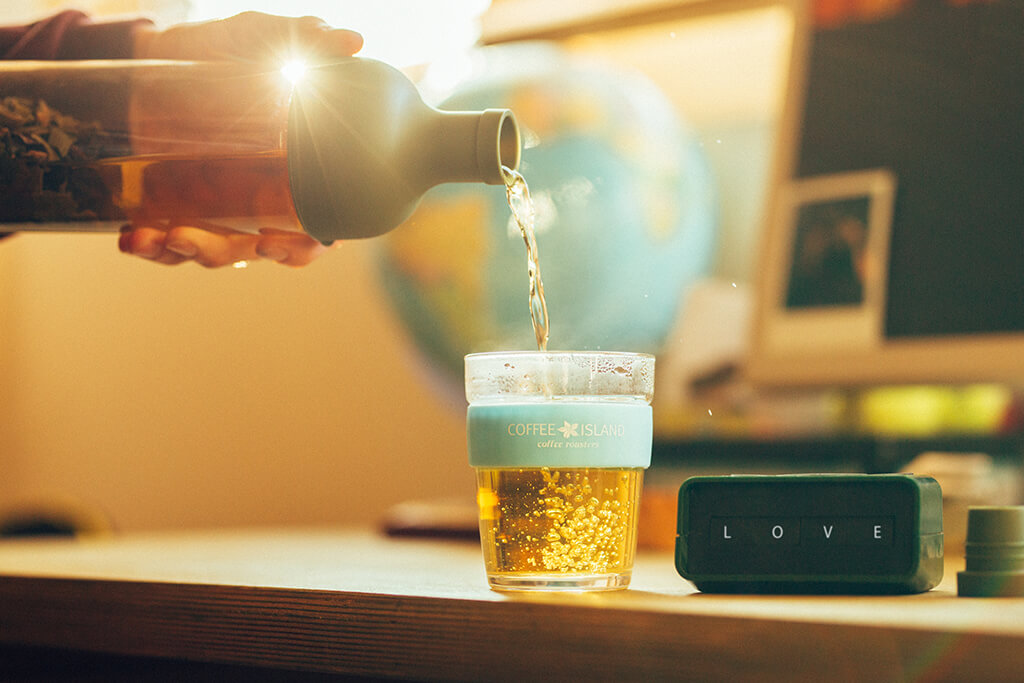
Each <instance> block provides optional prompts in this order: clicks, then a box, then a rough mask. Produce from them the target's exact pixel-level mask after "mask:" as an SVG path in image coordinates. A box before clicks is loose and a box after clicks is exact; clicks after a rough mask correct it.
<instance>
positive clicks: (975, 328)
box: [750, 0, 1024, 385]
mask: <svg viewBox="0 0 1024 683" xmlns="http://www.w3.org/2000/svg"><path fill="white" fill-rule="evenodd" d="M804 45H805V49H804V52H803V53H802V54H801V55H800V58H798V59H796V60H794V69H795V71H794V75H793V78H792V80H791V83H792V84H793V87H792V88H791V92H790V97H789V100H788V103H787V108H786V114H785V117H784V124H783V126H784V127H783V136H782V140H783V146H782V149H781V152H780V155H779V169H778V174H777V183H776V185H775V192H774V195H773V201H772V207H771V209H770V211H769V212H768V215H767V226H766V230H765V239H764V243H763V249H762V252H761V257H762V264H761V265H762V270H761V275H760V280H759V288H758V302H757V310H758V312H757V321H756V324H755V333H754V339H753V344H752V347H753V348H752V357H751V363H750V371H751V376H752V377H753V378H754V379H755V380H757V381H760V382H763V383H768V384H787V385H821V384H865V383H878V382H887V383H891V382H924V381H927V382H970V381H1002V382H1007V383H1012V384H1024V5H1022V4H1021V3H1020V2H1019V1H1016V0H996V1H994V2H980V3H962V2H949V1H947V0H939V1H935V0H917V1H916V2H911V3H909V4H906V5H905V6H904V8H902V9H899V10H895V11H893V12H891V13H889V14H888V15H886V16H882V17H878V18H875V19H870V20H869V19H864V18H855V19H850V20H847V21H845V22H843V23H842V24H841V25H838V26H830V27H826V26H817V27H815V28H812V29H809V35H808V36H807V40H806V41H805V43H804Z"/></svg>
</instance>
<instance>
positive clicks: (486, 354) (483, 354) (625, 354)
mask: <svg viewBox="0 0 1024 683" xmlns="http://www.w3.org/2000/svg"><path fill="white" fill-rule="evenodd" d="M527 356H530V357H537V358H544V357H548V358H555V357H559V356H601V357H603V358H651V359H653V358H654V354H653V353H646V352H642V351H602V350H594V349H591V350H585V351H573V350H564V351H563V350H559V351H526V350H518V351H477V352H474V353H467V354H466V357H465V359H466V360H469V359H471V358H503V357H514V358H523V357H527Z"/></svg>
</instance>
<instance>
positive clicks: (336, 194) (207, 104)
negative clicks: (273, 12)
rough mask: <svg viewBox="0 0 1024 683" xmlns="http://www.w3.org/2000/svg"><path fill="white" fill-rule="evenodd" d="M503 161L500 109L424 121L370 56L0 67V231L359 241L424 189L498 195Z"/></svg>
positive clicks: (392, 75) (421, 107)
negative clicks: (298, 63)
mask: <svg viewBox="0 0 1024 683" xmlns="http://www.w3.org/2000/svg"><path fill="white" fill-rule="evenodd" d="M519 154H520V138H519V129H518V126H517V124H516V120H515V117H514V116H513V114H512V113H511V112H510V111H509V110H507V109H488V110H485V111H472V112H445V111H439V110H437V109H434V108H432V107H429V106H428V105H426V104H424V102H423V100H422V99H421V98H420V95H419V92H418V91H417V89H416V87H415V86H414V85H413V84H412V82H410V81H409V80H408V79H407V78H406V77H405V76H404V75H403V74H402V73H401V72H400V71H398V70H397V69H394V68H392V67H390V66H388V65H386V64H384V63H382V62H378V61H374V60H371V59H365V58H359V57H350V58H343V59H340V60H337V61H335V62H333V63H331V64H327V65H320V66H315V67H310V68H308V69H306V70H305V72H304V73H303V74H302V75H301V76H300V77H297V78H294V77H293V78H292V79H289V78H287V77H286V76H285V74H284V73H282V72H280V71H277V70H274V71H266V70H258V69H254V68H253V67H252V66H251V65H245V64H235V63H226V62H225V63H221V62H178V61H146V60H104V61H82V62H59V61H54V62H7V63H2V64H0V232H12V231H18V230H49V231H54V230H57V231H70V230H79V231H116V230H118V229H119V228H120V227H121V226H122V225H124V224H125V223H129V222H130V223H133V224H136V225H150V226H156V227H168V228H169V227H174V226H176V225H191V226H197V227H206V228H210V229H213V230H217V231H240V232H255V231H259V230H262V229H265V228H272V229H280V230H289V231H303V232H306V233H308V234H309V235H312V236H313V237H315V238H316V239H317V240H319V241H321V242H324V243H330V242H332V241H334V240H337V239H347V238H359V237H372V236H375V235H380V234H382V233H384V232H387V231H388V230H391V229H392V228H394V227H396V226H397V225H399V224H400V223H401V222H402V221H404V220H405V219H406V218H407V217H408V216H409V215H410V214H411V213H412V211H413V209H414V208H415V206H416V204H417V203H418V201H419V198H420V197H421V196H422V195H423V193H424V192H426V191H427V190H428V189H429V188H430V187H433V186H434V185H437V184H440V183H446V182H483V183H488V184H495V185H498V184H502V183H503V182H504V175H503V170H502V169H503V167H505V168H509V169H515V168H516V167H517V166H518V163H519Z"/></svg>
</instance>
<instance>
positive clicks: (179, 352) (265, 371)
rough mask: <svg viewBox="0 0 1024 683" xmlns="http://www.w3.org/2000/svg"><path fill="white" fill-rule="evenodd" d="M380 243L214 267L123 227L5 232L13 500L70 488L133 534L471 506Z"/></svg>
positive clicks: (1, 432) (6, 415)
mask: <svg viewBox="0 0 1024 683" xmlns="http://www.w3.org/2000/svg"><path fill="white" fill-rule="evenodd" d="M371 246H372V245H370V244H368V243H353V244H346V245H343V246H342V247H341V248H336V249H332V250H331V251H329V252H328V253H327V254H326V255H324V256H323V257H321V259H320V260H319V261H317V262H316V263H314V264H313V265H311V266H309V267H307V268H304V269H289V268H284V267H281V266H278V265H276V264H269V263H266V264H263V263H254V264H252V265H250V267H249V268H246V269H241V270H235V269H230V268H228V269H221V270H216V271H208V270H204V269H202V268H200V267H198V266H193V265H191V264H190V265H184V266H179V267H175V268H168V267H162V266H157V265H154V264H151V263H147V262H145V261H142V260H141V259H137V258H134V257H129V256H125V255H122V254H120V253H119V252H118V251H117V247H116V236H115V235H69V234H32V235H27V234H26V235H18V236H15V237H13V238H10V239H8V240H3V241H0V286H2V293H3V294H2V299H0V406H2V413H3V414H2V419H0V510H3V509H6V508H10V507H11V506H12V505H14V504H16V503H20V502H23V501H45V500H53V499H71V500H73V501H75V502H76V503H77V504H79V505H82V506H84V507H85V508H87V509H92V510H99V511H103V512H105V513H106V514H108V515H109V517H110V518H111V519H112V521H113V522H114V524H115V525H116V526H117V527H118V528H121V529H151V528H164V527H178V526H186V527H201V526H224V525H244V524H265V523H337V522H368V521H373V520H375V519H377V518H378V517H379V516H380V514H381V513H382V511H384V510H385V509H386V508H387V507H388V506H389V505H391V504H393V503H395V502H398V501H401V500H405V499H409V498H420V497H437V496H446V495H459V496H465V497H466V499H467V501H471V500H472V498H473V494H474V490H473V483H472V471H471V470H470V468H469V466H468V464H467V463H466V455H465V446H464V439H465V432H464V407H463V406H464V404H460V403H459V402H458V400H457V398H456V399H453V396H454V393H444V392H435V391H434V390H433V388H432V387H431V386H429V384H428V383H426V382H425V381H424V380H423V376H422V375H421V373H420V371H419V370H417V369H416V367H415V363H416V362H417V360H418V359H417V358H416V356H415V352H414V351H413V350H412V346H411V344H410V343H409V342H407V340H406V338H405V333H404V332H403V331H402V329H401V328H400V327H399V326H398V324H397V323H396V321H395V319H394V318H393V317H392V314H391V312H390V310H389V309H388V308H387V306H386V305H385V303H384V301H383V299H382V298H381V293H380V292H379V289H378V286H377V283H376V281H375V276H374V274H373V272H372V269H371V268H370V267H369V259H368V255H367V254H368V250H369V248H371Z"/></svg>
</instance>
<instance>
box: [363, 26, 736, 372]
mask: <svg viewBox="0 0 1024 683" xmlns="http://www.w3.org/2000/svg"><path fill="white" fill-rule="evenodd" d="M479 56H480V57H482V61H483V64H484V65H483V67H482V68H481V69H480V72H479V75H477V76H476V77H474V78H470V79H468V80H466V81H464V82H463V83H461V84H460V85H459V86H458V87H456V88H455V89H454V90H453V91H452V92H451V94H450V95H449V96H448V97H447V98H446V99H445V100H444V101H443V102H441V103H440V104H439V105H438V106H439V108H441V109H450V110H460V109H465V110H476V109H486V108H489V107H508V108H510V109H512V111H513V112H515V114H516V117H517V119H518V120H519V123H520V127H521V128H522V130H523V132H524V138H525V140H524V144H525V148H524V151H523V156H522V162H521V164H520V169H519V170H520V171H521V172H522V174H523V176H524V177H525V179H526V182H527V183H528V185H529V187H530V192H531V195H532V197H533V200H534V205H535V209H536V231H537V243H538V249H539V257H540V259H539V260H540V269H541V273H542V275H543V281H544V287H545V292H546V295H547V303H548V313H549V316H550V321H551V336H550V341H549V349H552V350H555V349H601V350H618V351H645V352H649V353H656V352H657V351H658V350H659V349H660V348H661V346H662V344H663V343H664V341H665V337H666V335H667V334H668V332H669V330H670V329H671V328H672V326H673V324H674V322H675V320H676V318H677V315H678V314H679V313H680V306H681V303H682V301H683V300H684V297H685V294H686V289H687V287H688V285H690V284H691V283H692V282H693V281H694V280H695V279H696V278H698V277H700V276H701V275H703V274H705V273H706V272H707V271H708V269H709V267H710V264H711V261H712V256H713V247H714V235H715V231H716V210H715V196H714V190H713V186H712V181H711V175H710V172H709V170H708V166H707V161H706V159H705V157H704V155H703V153H702V151H701V147H700V144H699V142H698V141H697V139H696V138H695V137H694V136H693V134H692V133H691V132H690V131H689V129H688V127H687V126H686V124H685V122H684V121H682V120H681V118H680V116H679V115H678V113H677V112H676V111H675V109H674V108H673V107H672V105H671V104H670V103H669V102H668V101H667V100H666V99H665V97H664V96H663V95H662V93H661V92H660V91H659V90H658V89H657V88H656V87H655V86H654V85H653V84H651V83H650V82H649V81H648V80H646V79H645V78H644V77H643V76H641V75H639V74H635V73H626V72H623V71H620V70H617V69H613V68H609V67H604V66H595V65H593V64H585V63H582V62H580V61H577V60H574V59H573V58H571V57H569V56H567V55H565V54H563V53H561V52H559V51H557V50H556V49H554V48H551V47H549V46H540V45H525V46H523V45H520V46H515V47H510V48H488V49H485V50H482V51H481V53H480V55H479ZM503 190H504V188H501V187H493V186H484V185H476V184H449V185H443V186H439V187H436V188H434V189H432V190H430V192H428V193H427V195H426V196H425V197H424V199H423V201H422V203H421V204H420V206H419V208H418V209H417V210H416V212H415V213H414V214H413V216H412V217H411V218H410V219H409V220H408V221H407V222H406V224H404V225H402V226H400V227H399V228H397V229H396V230H394V231H392V232H391V233H390V234H389V235H388V236H387V237H386V238H384V239H383V240H380V241H379V242H380V247H379V252H378V263H379V268H380V272H381V275H382V281H383V283H384V287H385V290H386V292H387V294H388V296H389V298H390V300H391V301H392V303H393V305H394V306H395V309H396V311H397V312H398V315H399V317H400V318H401V320H402V321H403V323H404V324H405V326H406V327H407V328H408V330H409V331H410V333H411V335H412V337H413V339H414V341H415V343H416V345H417V347H418V348H419V349H420V351H422V352H423V353H424V354H425V355H426V356H427V357H428V358H429V359H430V360H431V361H433V363H434V364H435V365H437V366H439V368H440V369H441V370H442V372H444V373H445V374H450V375H451V376H452V377H453V378H461V376H462V364H463V356H465V354H467V353H471V352H478V351H494V350H508V349H535V348H536V341H535V339H534V333H533V328H532V325H531V322H530V309H529V304H528V300H527V297H528V279H527V271H526V248H525V245H524V243H523V239H522V236H521V234H520V232H519V230H518V228H517V227H516V226H515V224H514V222H513V221H511V213H510V210H509V207H508V204H507V201H506V198H505V194H504V191H503Z"/></svg>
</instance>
